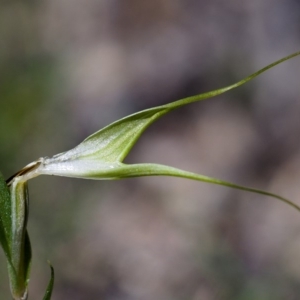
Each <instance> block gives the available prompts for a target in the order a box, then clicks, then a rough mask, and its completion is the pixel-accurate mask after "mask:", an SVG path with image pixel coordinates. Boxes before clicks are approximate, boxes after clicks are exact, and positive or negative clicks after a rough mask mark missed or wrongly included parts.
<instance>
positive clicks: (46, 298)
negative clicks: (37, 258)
mask: <svg viewBox="0 0 300 300" xmlns="http://www.w3.org/2000/svg"><path fill="white" fill-rule="evenodd" d="M48 263H49V266H50V268H51V277H50V281H49V283H48V286H47V290H46V293H45V296H44V298H43V300H50V299H51V295H52V290H53V285H54V269H53V267H52V265H51V264H50V262H48Z"/></svg>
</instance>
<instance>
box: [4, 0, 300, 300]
mask: <svg viewBox="0 0 300 300" xmlns="http://www.w3.org/2000/svg"><path fill="white" fill-rule="evenodd" d="M299 32H300V4H299V1H295V0H284V1H283V0H265V1H259V0H253V1H245V0H242V1H237V0H230V1H220V0H213V1H204V0H203V1H195V0H173V1H170V0H153V1H138V0H127V1H117V0H111V1H103V0H98V1H97V0H73V1H70V0H64V1H61V0H42V1H35V0H31V1H29V0H28V1H19V0H10V1H6V0H1V1H0V141H1V147H0V169H1V172H2V173H3V174H4V176H5V177H9V176H10V175H12V174H13V173H14V172H16V171H18V170H19V169H21V168H22V167H23V166H24V165H26V164H27V163H29V162H31V161H33V160H35V159H37V158H39V157H41V156H52V155H54V154H57V153H60V152H63V151H66V150H69V149H71V148H72V147H74V146H75V145H77V144H78V143H79V142H81V141H82V140H83V139H84V138H85V137H87V136H88V135H89V134H92V133H93V132H95V131H96V130H98V129H100V128H101V127H103V126H105V125H107V124H109V123H110V122H112V121H115V120H117V119H118V118H121V117H124V116H126V115H128V114H130V113H134V112H137V111H139V110H142V109H145V108H149V107H151V106H155V105H161V104H164V103H167V102H170V101H174V100H177V99H180V98H182V97H186V96H190V95H194V94H199V93H202V92H206V91H209V90H212V89H216V88H219V87H223V86H226V85H228V84H231V83H233V82H236V81H238V80H240V79H241V78H243V77H245V76H247V75H249V74H251V73H252V72H254V71H256V70H258V69H259V68H261V67H263V66H265V65H267V64H269V63H271V62H273V61H274V60H277V59H279V58H281V57H283V56H285V55H288V54H290V53H292V52H294V51H298V50H300V35H299ZM299 60H300V59H299V58H296V59H293V60H292V61H289V62H286V63H284V64H283V65H280V66H277V67H276V68H274V69H272V70H271V71H268V72H267V73H266V74H264V75H262V76H260V77H259V78H258V79H255V80H254V81H253V82H251V83H248V84H247V85H245V86H243V87H241V88H239V89H238V90H235V91H231V92H229V93H227V94H224V95H221V96H219V97H216V98H214V99H210V100H209V101H204V102H201V103H195V104H191V105H189V106H187V107H185V108H182V109H180V110H178V111H174V112H172V113H170V114H169V115H167V116H165V117H164V118H162V119H161V120H159V121H158V122H156V123H155V124H154V125H152V126H151V127H150V128H149V129H148V130H147V131H146V132H145V133H144V135H143V137H142V138H141V139H140V141H139V142H138V143H137V144H136V146H135V147H134V149H133V150H132V152H131V153H130V155H129V157H128V158H127V159H126V161H127V162H156V163H163V164H168V165H172V166H174V167H178V168H182V169H184V170H189V171H193V172H197V173H200V174H205V175H207V176H213V177H218V178H221V179H224V180H228V181H233V182H236V183H238V184H242V185H247V186H251V187H256V188H261V189H266V190H268V191H271V192H274V193H278V194H280V195H282V196H285V197H287V198H289V199H291V200H293V201H295V202H297V203H298V204H300V184H299V182H300V151H299V149H300V139H299V134H300V117H299V115H300V99H299V93H300V85H299V74H300V71H299V70H300V61H299ZM30 206H31V208H30V218H29V225H28V229H29V233H30V235H31V242H32V247H33V264H32V276H31V282H30V299H41V298H42V296H43V293H44V291H45V288H46V285H47V283H48V280H49V276H50V271H49V267H48V265H47V259H49V260H50V261H51V262H52V264H53V265H54V267H55V270H56V278H55V286H54V293H53V299H56V300H62V299H64V300H65V299H74V300H83V299H96V300H98V299H103V300H153V299H159V300H215V299H216V300H219V299H220V300H252V299H253V300H257V299H260V300H268V299H272V300H277V299H288V300H293V299H299V294H300V216H299V214H298V213H297V212H296V211H295V210H293V209H292V208H291V207H288V206H287V205H284V204H283V203H281V202H279V201H276V200H274V199H270V198H267V197H263V196H258V195H254V194H250V193H245V192H241V191H235V190H232V189H229V188H224V187H218V186H212V185H208V184H204V183H199V182H192V181H188V180H184V179H176V178H167V177H156V178H147V177H145V178H137V179H126V180H121V181H88V180H79V179H68V178H58V177H39V178H36V179H34V180H32V181H31V182H30ZM0 278H1V280H0V300H2V299H10V294H9V288H8V279H7V273H6V266H5V260H4V255H3V254H2V255H1V259H0Z"/></svg>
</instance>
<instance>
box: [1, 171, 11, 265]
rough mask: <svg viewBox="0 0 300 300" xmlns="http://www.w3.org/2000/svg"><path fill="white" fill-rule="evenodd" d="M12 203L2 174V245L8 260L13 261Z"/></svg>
mask: <svg viewBox="0 0 300 300" xmlns="http://www.w3.org/2000/svg"><path fill="white" fill-rule="evenodd" d="M10 241H11V202H10V192H9V188H8V187H7V185H6V182H5V180H4V178H3V176H2V174H1V173H0V243H1V246H2V248H3V250H4V253H5V256H6V257H7V259H9V260H10V259H11V245H10Z"/></svg>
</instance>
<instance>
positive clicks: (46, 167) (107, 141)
mask: <svg viewBox="0 0 300 300" xmlns="http://www.w3.org/2000/svg"><path fill="white" fill-rule="evenodd" d="M298 55H300V52H296V53H294V54H291V55H289V56H287V57H285V58H283V59H280V60H278V61H276V62H274V63H272V64H270V65H268V66H266V67H265V68H263V69H261V70H259V71H258V72H256V73H254V74H252V75H250V76H248V77H246V78H245V79H243V80H241V81H239V82H237V83H235V84H232V85H230V86H227V87H224V88H221V89H217V90H214V91H211V92H207V93H204V94H200V95H196V96H192V97H188V98H185V99H181V100H178V101H175V102H172V103H169V104H166V105H162V106H158V107H154V108H150V109H146V110H143V111H141V112H138V113H135V114H132V115H130V116H127V117H125V118H122V119H120V120H118V121H116V122H114V123H112V124H110V125H108V126H107V127H104V128H103V129H101V130H99V131H97V132H96V133H94V134H92V135H91V136H89V137H87V138H86V139H85V140H84V141H83V142H82V143H80V144H79V145H78V146H76V147H75V148H73V149H71V150H69V151H67V152H64V153H60V154H57V155H55V156H53V157H51V158H48V157H44V158H40V159H38V160H36V161H35V162H32V163H30V164H29V165H27V166H26V167H24V168H23V169H22V170H20V171H19V172H17V173H16V174H15V175H13V176H12V177H10V178H9V179H8V180H7V181H6V183H5V182H4V180H3V178H2V177H1V176H0V212H1V213H0V243H1V245H2V248H3V250H4V253H5V256H6V259H7V264H8V271H9V279H10V285H11V292H12V295H13V297H14V299H15V300H25V299H27V294H28V292H27V287H28V282H29V271H30V261H31V248H30V241H29V237H28V234H27V230H26V225H27V218H28V193H27V181H28V180H30V179H32V178H34V177H37V176H39V175H56V176H67V177H76V178H85V179H103V180H104V179H122V178H129V177H139V176H175V177H182V178H187V179H193V180H198V181H203V182H208V183H212V184H217V185H223V186H227V187H231V188H235V189H240V190H244V191H248V192H254V193H258V194H262V195H266V196H271V197H274V198H277V199H279V200H280V201H283V202H284V203H286V204H288V205H290V206H292V207H293V208H295V209H297V210H298V211H300V207H299V206H298V205H297V204H295V203H294V202H292V201H290V200H288V199H285V198H283V197H281V196H279V195H276V194H273V193H270V192H266V191H262V190H258V189H255V188H250V187H245V186H241V185H237V184H234V183H231V182H227V181H224V180H220V179H216V178H211V177H207V176H204V175H200V174H196V173H192V172H188V171H184V170H180V169H177V168H174V167H170V166H166V165H160V164H151V163H142V164H125V163H123V161H124V159H125V158H126V156H127V155H128V153H129V152H130V150H131V148H132V147H133V146H134V144H135V143H136V142H137V140H138V139H139V137H140V136H141V135H142V133H143V132H144V131H145V130H146V129H147V128H148V127H149V126H150V125H151V124H152V123H153V122H155V121H156V120H157V119H159V118H160V117H162V116H163V115H165V114H167V113H169V112H171V111H172V110H174V109H177V108H180V107H182V106H184V105H187V104H191V103H193V102H197V101H202V100H205V99H208V98H211V97H214V96H217V95H220V94H223V93H225V92H227V91H229V90H232V89H234V88H237V87H239V86H241V85H243V84H244V83H246V82H248V81H250V80H251V79H253V78H255V77H256V76H258V75H259V74H261V73H263V72H265V71H267V70H269V69H270V68H272V67H274V66H276V65H278V64H280V63H282V62H284V61H286V60H288V59H291V58H293V57H295V56H298ZM50 267H51V279H50V282H49V285H48V288H47V291H46V294H45V296H44V300H48V299H50V298H51V293H52V289H53V281H54V271H53V268H52V266H50Z"/></svg>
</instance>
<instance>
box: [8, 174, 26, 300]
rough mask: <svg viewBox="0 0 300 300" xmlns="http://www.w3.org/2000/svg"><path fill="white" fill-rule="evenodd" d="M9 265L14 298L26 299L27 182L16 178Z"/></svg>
mask: <svg viewBox="0 0 300 300" xmlns="http://www.w3.org/2000/svg"><path fill="white" fill-rule="evenodd" d="M10 194H11V208H12V212H11V219H12V234H11V265H9V266H8V271H9V272H8V273H9V280H10V287H11V293H12V295H13V297H14V299H27V286H28V281H29V271H30V263H31V247H30V241H29V237H28V233H27V230H26V226H27V219H28V189H27V182H26V181H25V182H24V181H22V180H21V178H18V177H17V178H16V179H15V180H14V181H13V182H12V184H11V191H10Z"/></svg>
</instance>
